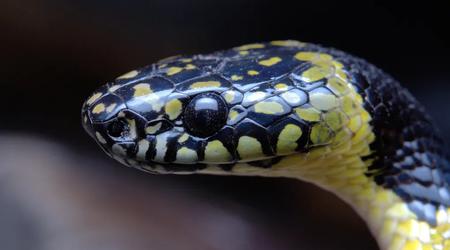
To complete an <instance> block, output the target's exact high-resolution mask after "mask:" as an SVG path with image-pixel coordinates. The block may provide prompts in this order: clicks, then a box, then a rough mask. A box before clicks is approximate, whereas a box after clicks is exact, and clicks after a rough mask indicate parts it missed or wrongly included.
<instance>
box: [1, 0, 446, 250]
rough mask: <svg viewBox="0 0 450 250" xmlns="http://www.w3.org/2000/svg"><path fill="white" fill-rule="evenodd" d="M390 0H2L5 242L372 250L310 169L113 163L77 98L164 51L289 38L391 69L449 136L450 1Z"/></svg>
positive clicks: (20, 245)
mask: <svg viewBox="0 0 450 250" xmlns="http://www.w3.org/2000/svg"><path fill="white" fill-rule="evenodd" d="M393 2H394V1H359V2H343V1H331V0H330V1H325V0H309V1H305V0H297V1H292V2H289V1H283V0H278V1H268V0H221V1H212V0H197V1H182V0H172V1H170V0H153V1H145V0H129V1H117V0H109V1H104V0H99V1H93V0H77V1H75V0H39V1H33V0H6V1H2V3H1V4H0V29H1V31H2V32H1V35H0V50H1V54H0V58H1V60H0V66H1V67H0V73H1V78H0V87H1V88H0V93H1V94H2V97H1V98H0V103H1V104H2V107H3V108H2V112H1V118H0V249H14V250H16V249H35V250H36V249H37V250H41V249H43V250H47V249H49V250H53V249H55V250H61V249H62V250H66V249H67V250H69V249H70V250H72V249H74V250H78V249H89V250H90V249H92V250H98V249H127V250H128V249H130V250H135V249H136V250H140V249H152V250H166V249H167V250H173V249H175V250H176V249H184V250H186V249H188V250H189V249H193V250H197V249H200V250H203V249H217V250H221V249H227V250H228V249H230V250H240V249H260V250H273V249H287V250H291V249H376V248H377V247H376V244H375V242H374V240H373V238H372V236H371V235H370V233H369V232H368V230H367V229H366V227H365V225H364V223H363V222H362V221H361V220H360V219H359V218H358V217H357V215H356V214H355V213H354V212H353V211H352V210H351V209H350V207H349V206H347V205H346V204H344V203H343V202H341V201H340V200H338V199H337V198H335V197H334V196H333V195H331V194H328V193H326V192H324V191H321V190H319V189H318V188H316V187H314V186H312V185H309V184H306V183H301V182H299V181H295V180H288V179H263V178H251V177H216V176H152V175H149V174H145V173H143V172H139V171H137V170H133V169H128V168H125V167H122V166H120V165H119V164H118V163H116V162H114V161H113V160H110V159H108V158H107V157H106V155H104V154H103V153H102V152H101V151H100V149H99V148H98V147H97V146H96V145H95V143H93V141H92V140H91V139H90V138H89V137H88V136H87V135H86V134H85V133H84V131H83V130H82V128H81V126H80V108H81V104H82V102H83V101H84V99H85V98H86V97H87V96H88V95H89V94H90V93H91V92H92V91H93V90H94V89H95V88H96V87H98V86H99V85H101V84H103V83H105V82H107V81H109V80H112V79H114V78H115V77H116V76H118V75H121V74H122V73H125V72H128V71H129V70H132V69H134V68H137V67H140V66H144V65H146V64H150V63H152V62H155V61H156V60H158V59H161V58H164V57H168V56H171V55H176V54H193V53H205V52H212V51H214V50H218V49H225V48H229V47H233V46H237V45H241V44H245V43H252V42H257V41H268V40H279V39H297V40H301V41H305V42H314V43H320V44H323V45H325V46H332V47H337V48H340V49H342V50H345V51H348V52H351V53H353V54H355V55H358V56H360V57H363V58H366V59H368V60H369V61H370V62H373V63H374V64H376V65H378V66H380V67H381V68H383V69H385V70H386V71H387V72H389V73H390V74H392V75H393V76H394V77H395V78H397V79H398V80H400V81H401V82H402V83H403V85H404V86H407V87H408V88H409V89H410V90H411V92H413V94H414V95H415V96H416V97H417V98H418V99H419V100H420V101H421V102H422V103H423V104H424V105H425V106H426V108H427V109H428V111H429V112H430V114H431V115H432V116H433V117H434V118H435V120H436V122H437V124H438V126H439V127H440V129H441V130H442V133H443V136H444V137H445V138H446V139H447V141H448V140H449V139H450V115H449V113H450V112H449V111H448V107H449V104H450V72H449V70H448V66H449V58H450V46H449V44H450V39H449V38H448V37H447V35H448V27H449V24H450V23H449V17H450V13H449V12H448V9H449V8H448V7H449V6H447V5H444V4H443V3H440V2H434V1H426V2H422V1H418V2H417V3H416V2H414V1H409V2H408V4H400V3H398V4H396V3H393Z"/></svg>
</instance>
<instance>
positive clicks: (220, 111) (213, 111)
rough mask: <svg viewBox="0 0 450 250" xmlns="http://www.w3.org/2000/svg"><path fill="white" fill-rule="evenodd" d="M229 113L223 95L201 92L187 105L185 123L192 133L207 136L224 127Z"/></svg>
mask: <svg viewBox="0 0 450 250" xmlns="http://www.w3.org/2000/svg"><path fill="white" fill-rule="evenodd" d="M227 113H228V111H227V107H226V105H225V102H224V101H223V99H222V97H220V96H219V95H217V94H215V93H205V94H200V95H197V96H196V97H194V98H193V99H192V101H191V102H190V103H189V104H188V105H187V107H186V110H185V114H184V123H185V124H186V129H187V130H188V131H189V132H190V133H191V134H193V135H195V136H199V137H207V136H210V135H212V134H214V133H215V132H217V131H218V130H219V129H220V128H222V127H223V125H224V124H225V122H226V119H227Z"/></svg>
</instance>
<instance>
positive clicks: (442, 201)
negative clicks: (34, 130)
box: [82, 40, 450, 250]
mask: <svg viewBox="0 0 450 250" xmlns="http://www.w3.org/2000/svg"><path fill="white" fill-rule="evenodd" d="M82 120H83V121H82V123H83V126H84V128H85V129H86V131H87V132H88V133H89V134H90V135H91V136H92V137H93V138H94V139H95V140H96V141H97V143H98V144H99V145H100V147H101V148H102V149H103V150H104V151H105V152H106V153H107V154H108V155H109V156H111V157H113V158H114V159H116V160H118V161H120V162H122V163H123V164H125V165H127V166H131V167H136V168H139V169H141V170H144V171H147V172H151V173H180V174H186V173H205V174H224V175H258V176H268V177H276V176H283V177H291V178H297V179H301V180H304V181H307V182H312V183H314V184H316V185H318V186H320V187H323V188H324V189H326V190H329V191H331V192H333V193H335V194H336V195H338V196H339V197H341V198H342V199H344V200H345V201H346V202H348V203H349V204H350V205H351V206H352V207H354V209H355V210H356V211H357V212H358V213H359V214H360V215H361V217H362V218H364V220H365V221H366V222H367V224H368V227H369V228H370V230H371V232H372V233H373V235H374V236H375V238H376V240H377V242H378V244H379V246H380V248H382V249H392V250H396V249H404V250H410V249H423V250H427V249H450V239H449V238H450V208H449V206H450V192H449V187H448V183H449V181H450V176H449V174H450V169H449V166H450V165H449V163H448V161H447V159H446V155H445V151H444V143H443V141H442V140H441V139H440V137H439V134H438V132H437V130H436V129H435V128H434V126H433V124H432V121H431V119H430V118H429V117H428V115H427V113H426V111H425V110H424V108H423V107H422V106H421V105H420V104H419V103H418V102H417V101H416V100H415V98H414V97H413V96H412V95H411V94H410V93H409V92H408V91H407V90H406V89H404V88H403V87H401V86H400V84H399V83H398V82H397V81H395V80H394V79H393V78H392V77H390V76H389V75H387V74H386V73H384V72H383V71H381V70H380V69H378V68H376V67H375V66H373V65H371V64H370V63H367V62H366V61H364V60H362V59H359V58H357V57H354V56H351V55H348V54H346V53H344V52H341V51H339V50H335V49H331V48H324V47H322V46H318V45H314V44H309V43H302V42H297V41H292V40H288V41H272V42H268V43H255V44H248V45H243V46H240V47H236V48H233V49H229V50H224V51H219V52H214V53H211V54H204V55H194V56H176V57H171V58H167V59H164V60H161V61H159V62H157V63H155V64H152V65H149V66H147V67H144V68H141V69H138V70H133V71H131V72H129V73H127V74H125V75H123V76H120V77H119V78H117V79H116V80H115V81H114V82H111V83H108V84H106V85H103V86H102V87H100V88H99V89H98V90H96V91H95V92H94V93H93V94H92V95H91V97H90V98H89V99H88V100H87V101H86V102H85V103H84V105H83V110H82Z"/></svg>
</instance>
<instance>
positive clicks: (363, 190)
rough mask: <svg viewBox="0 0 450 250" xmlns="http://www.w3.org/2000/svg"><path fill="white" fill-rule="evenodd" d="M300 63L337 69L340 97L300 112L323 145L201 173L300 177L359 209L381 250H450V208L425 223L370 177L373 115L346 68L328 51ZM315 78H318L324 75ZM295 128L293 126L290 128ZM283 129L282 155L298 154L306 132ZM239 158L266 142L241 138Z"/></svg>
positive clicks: (316, 101)
mask: <svg viewBox="0 0 450 250" xmlns="http://www.w3.org/2000/svg"><path fill="white" fill-rule="evenodd" d="M296 59H298V60H302V61H310V62H312V63H316V65H317V67H325V65H328V66H329V67H332V68H334V72H332V74H331V76H329V75H328V73H329V72H331V71H327V74H323V77H330V78H329V79H333V80H331V81H330V82H329V83H328V85H329V87H330V89H331V90H332V92H333V94H334V95H331V94H325V93H316V94H313V95H312V96H310V98H311V99H310V104H311V106H304V107H298V108H295V109H294V112H295V114H296V115H298V116H299V117H300V118H302V119H304V120H306V121H311V122H315V123H314V125H313V127H312V128H311V131H310V134H309V136H310V139H311V141H312V143H313V144H316V145H322V146H321V147H317V148H313V149H311V150H310V151H309V152H307V153H291V154H288V155H287V156H285V157H284V158H282V159H281V161H280V162H278V163H275V164H274V165H272V167H270V168H260V167H255V166H252V165H249V164H247V163H245V161H242V162H239V163H238V164H236V165H235V166H234V167H233V168H232V170H231V173H230V172H224V171H223V170H221V169H218V168H207V169H204V170H201V171H199V172H200V173H203V172H204V173H209V174H211V173H213V174H233V175H252V176H253V175H259V176H267V177H277V176H283V177H290V178H292V177H295V178H298V179H301V180H305V181H308V182H312V183H314V184H316V185H318V186H320V187H322V188H324V189H326V190H329V191H331V192H333V193H335V194H336V195H338V196H339V197H341V198H342V199H343V200H345V201H346V202H348V203H349V204H350V205H351V206H352V207H354V208H355V209H356V211H357V212H358V214H359V215H361V217H362V218H363V219H364V220H366V222H367V224H368V226H369V229H370V231H371V232H372V233H373V235H374V236H375V238H376V240H377V242H378V244H379V246H380V248H381V249H385V250H431V249H437V250H445V249H448V250H450V208H446V207H444V206H441V207H440V208H439V209H437V211H436V218H437V225H436V226H431V225H430V224H428V223H427V222H425V221H419V220H418V219H417V216H416V215H415V214H414V213H413V212H411V211H410V210H409V208H408V206H407V204H406V203H405V202H404V201H403V200H402V199H401V198H400V197H398V196H397V195H396V194H395V193H394V192H393V191H392V190H390V189H385V188H383V187H382V186H379V185H377V184H376V183H375V181H374V180H373V177H368V176H366V175H365V173H366V172H367V171H368V167H369V166H370V165H371V163H372V161H373V159H369V160H363V159H365V156H368V155H370V154H371V153H372V152H371V149H370V147H369V145H370V144H371V143H372V142H373V141H374V140H375V134H374V133H373V130H372V127H371V125H370V121H371V119H372V118H371V116H370V114H369V113H368V112H367V111H366V110H365V109H364V108H363V106H362V104H363V100H362V98H361V96H360V95H359V94H358V93H357V92H356V91H355V90H354V89H353V87H352V86H351V84H350V83H348V82H347V76H346V74H345V72H344V71H343V70H341V71H340V69H342V64H340V63H339V62H337V61H335V60H333V58H332V57H331V56H329V55H327V54H323V53H313V52H301V53H298V54H297V55H296ZM311 79H318V77H316V78H314V77H312V78H311ZM288 126H289V125H288ZM288 126H286V128H284V130H282V133H280V135H279V139H283V140H284V141H283V142H280V143H278V145H277V151H284V150H285V152H292V150H293V149H294V147H295V146H296V145H295V144H294V143H295V141H294V140H295V138H297V137H298V136H300V135H301V132H300V131H299V130H298V129H296V128H294V127H288ZM238 152H239V155H241V156H243V158H244V159H246V158H249V157H258V156H260V155H262V152H261V144H260V143H259V142H258V141H257V140H256V139H255V138H252V137H248V136H243V137H241V138H240V139H239V144H238Z"/></svg>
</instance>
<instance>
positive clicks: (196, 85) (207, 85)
mask: <svg viewBox="0 0 450 250" xmlns="http://www.w3.org/2000/svg"><path fill="white" fill-rule="evenodd" d="M213 87H220V82H218V81H205V82H195V83H193V84H191V89H201V88H213Z"/></svg>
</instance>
